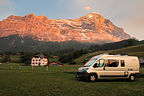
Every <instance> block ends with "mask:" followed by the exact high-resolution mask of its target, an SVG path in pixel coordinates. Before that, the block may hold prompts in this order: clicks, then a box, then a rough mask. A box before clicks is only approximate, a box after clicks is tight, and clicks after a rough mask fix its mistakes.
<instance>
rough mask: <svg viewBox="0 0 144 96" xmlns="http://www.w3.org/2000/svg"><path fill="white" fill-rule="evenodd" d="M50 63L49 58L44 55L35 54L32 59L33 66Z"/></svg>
mask: <svg viewBox="0 0 144 96" xmlns="http://www.w3.org/2000/svg"><path fill="white" fill-rule="evenodd" d="M47 64H48V59H47V57H45V56H44V55H35V56H33V57H32V59H31V66H45V65H47Z"/></svg>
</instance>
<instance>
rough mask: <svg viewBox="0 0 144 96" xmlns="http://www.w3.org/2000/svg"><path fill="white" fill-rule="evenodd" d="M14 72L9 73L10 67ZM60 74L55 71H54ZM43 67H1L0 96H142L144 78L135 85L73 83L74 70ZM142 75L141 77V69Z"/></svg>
mask: <svg viewBox="0 0 144 96" xmlns="http://www.w3.org/2000/svg"><path fill="white" fill-rule="evenodd" d="M11 65H12V66H13V67H14V69H12V70H11V69H10V66H11ZM58 68H59V69H60V70H61V71H57V70H56V69H58ZM63 68H64V67H50V68H49V71H48V72H47V71H46V70H45V67H35V68H34V70H33V71H32V70H31V67H30V66H22V68H21V69H20V70H19V69H18V65H17V64H1V65H0V96H143V94H144V76H143V77H141V78H137V79H136V81H134V82H129V81H127V80H100V81H98V82H94V83H92V82H87V81H79V80H77V79H75V74H74V73H73V70H71V68H73V69H77V68H78V67H77V66H76V67H74V66H67V67H66V66H65V69H66V70H65V71H64V70H63ZM141 70H142V74H143V75H144V69H141Z"/></svg>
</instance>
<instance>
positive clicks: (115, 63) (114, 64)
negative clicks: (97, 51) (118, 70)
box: [106, 60, 119, 67]
mask: <svg viewBox="0 0 144 96" xmlns="http://www.w3.org/2000/svg"><path fill="white" fill-rule="evenodd" d="M118 65H119V61H118V60H108V64H107V65H106V67H118Z"/></svg>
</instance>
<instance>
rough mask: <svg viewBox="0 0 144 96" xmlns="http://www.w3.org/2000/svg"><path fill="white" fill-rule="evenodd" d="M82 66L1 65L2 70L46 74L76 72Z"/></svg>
mask: <svg viewBox="0 0 144 96" xmlns="http://www.w3.org/2000/svg"><path fill="white" fill-rule="evenodd" d="M79 67H81V65H64V66H45V67H44V66H22V64H0V70H15V71H33V72H36V71H45V72H76V71H77V70H78V68H79Z"/></svg>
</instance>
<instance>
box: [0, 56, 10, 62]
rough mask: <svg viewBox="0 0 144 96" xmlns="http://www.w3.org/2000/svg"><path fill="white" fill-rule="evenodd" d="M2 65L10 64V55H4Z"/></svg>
mask: <svg viewBox="0 0 144 96" xmlns="http://www.w3.org/2000/svg"><path fill="white" fill-rule="evenodd" d="M1 62H2V63H6V62H7V63H8V62H10V55H3V56H2V58H1Z"/></svg>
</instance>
